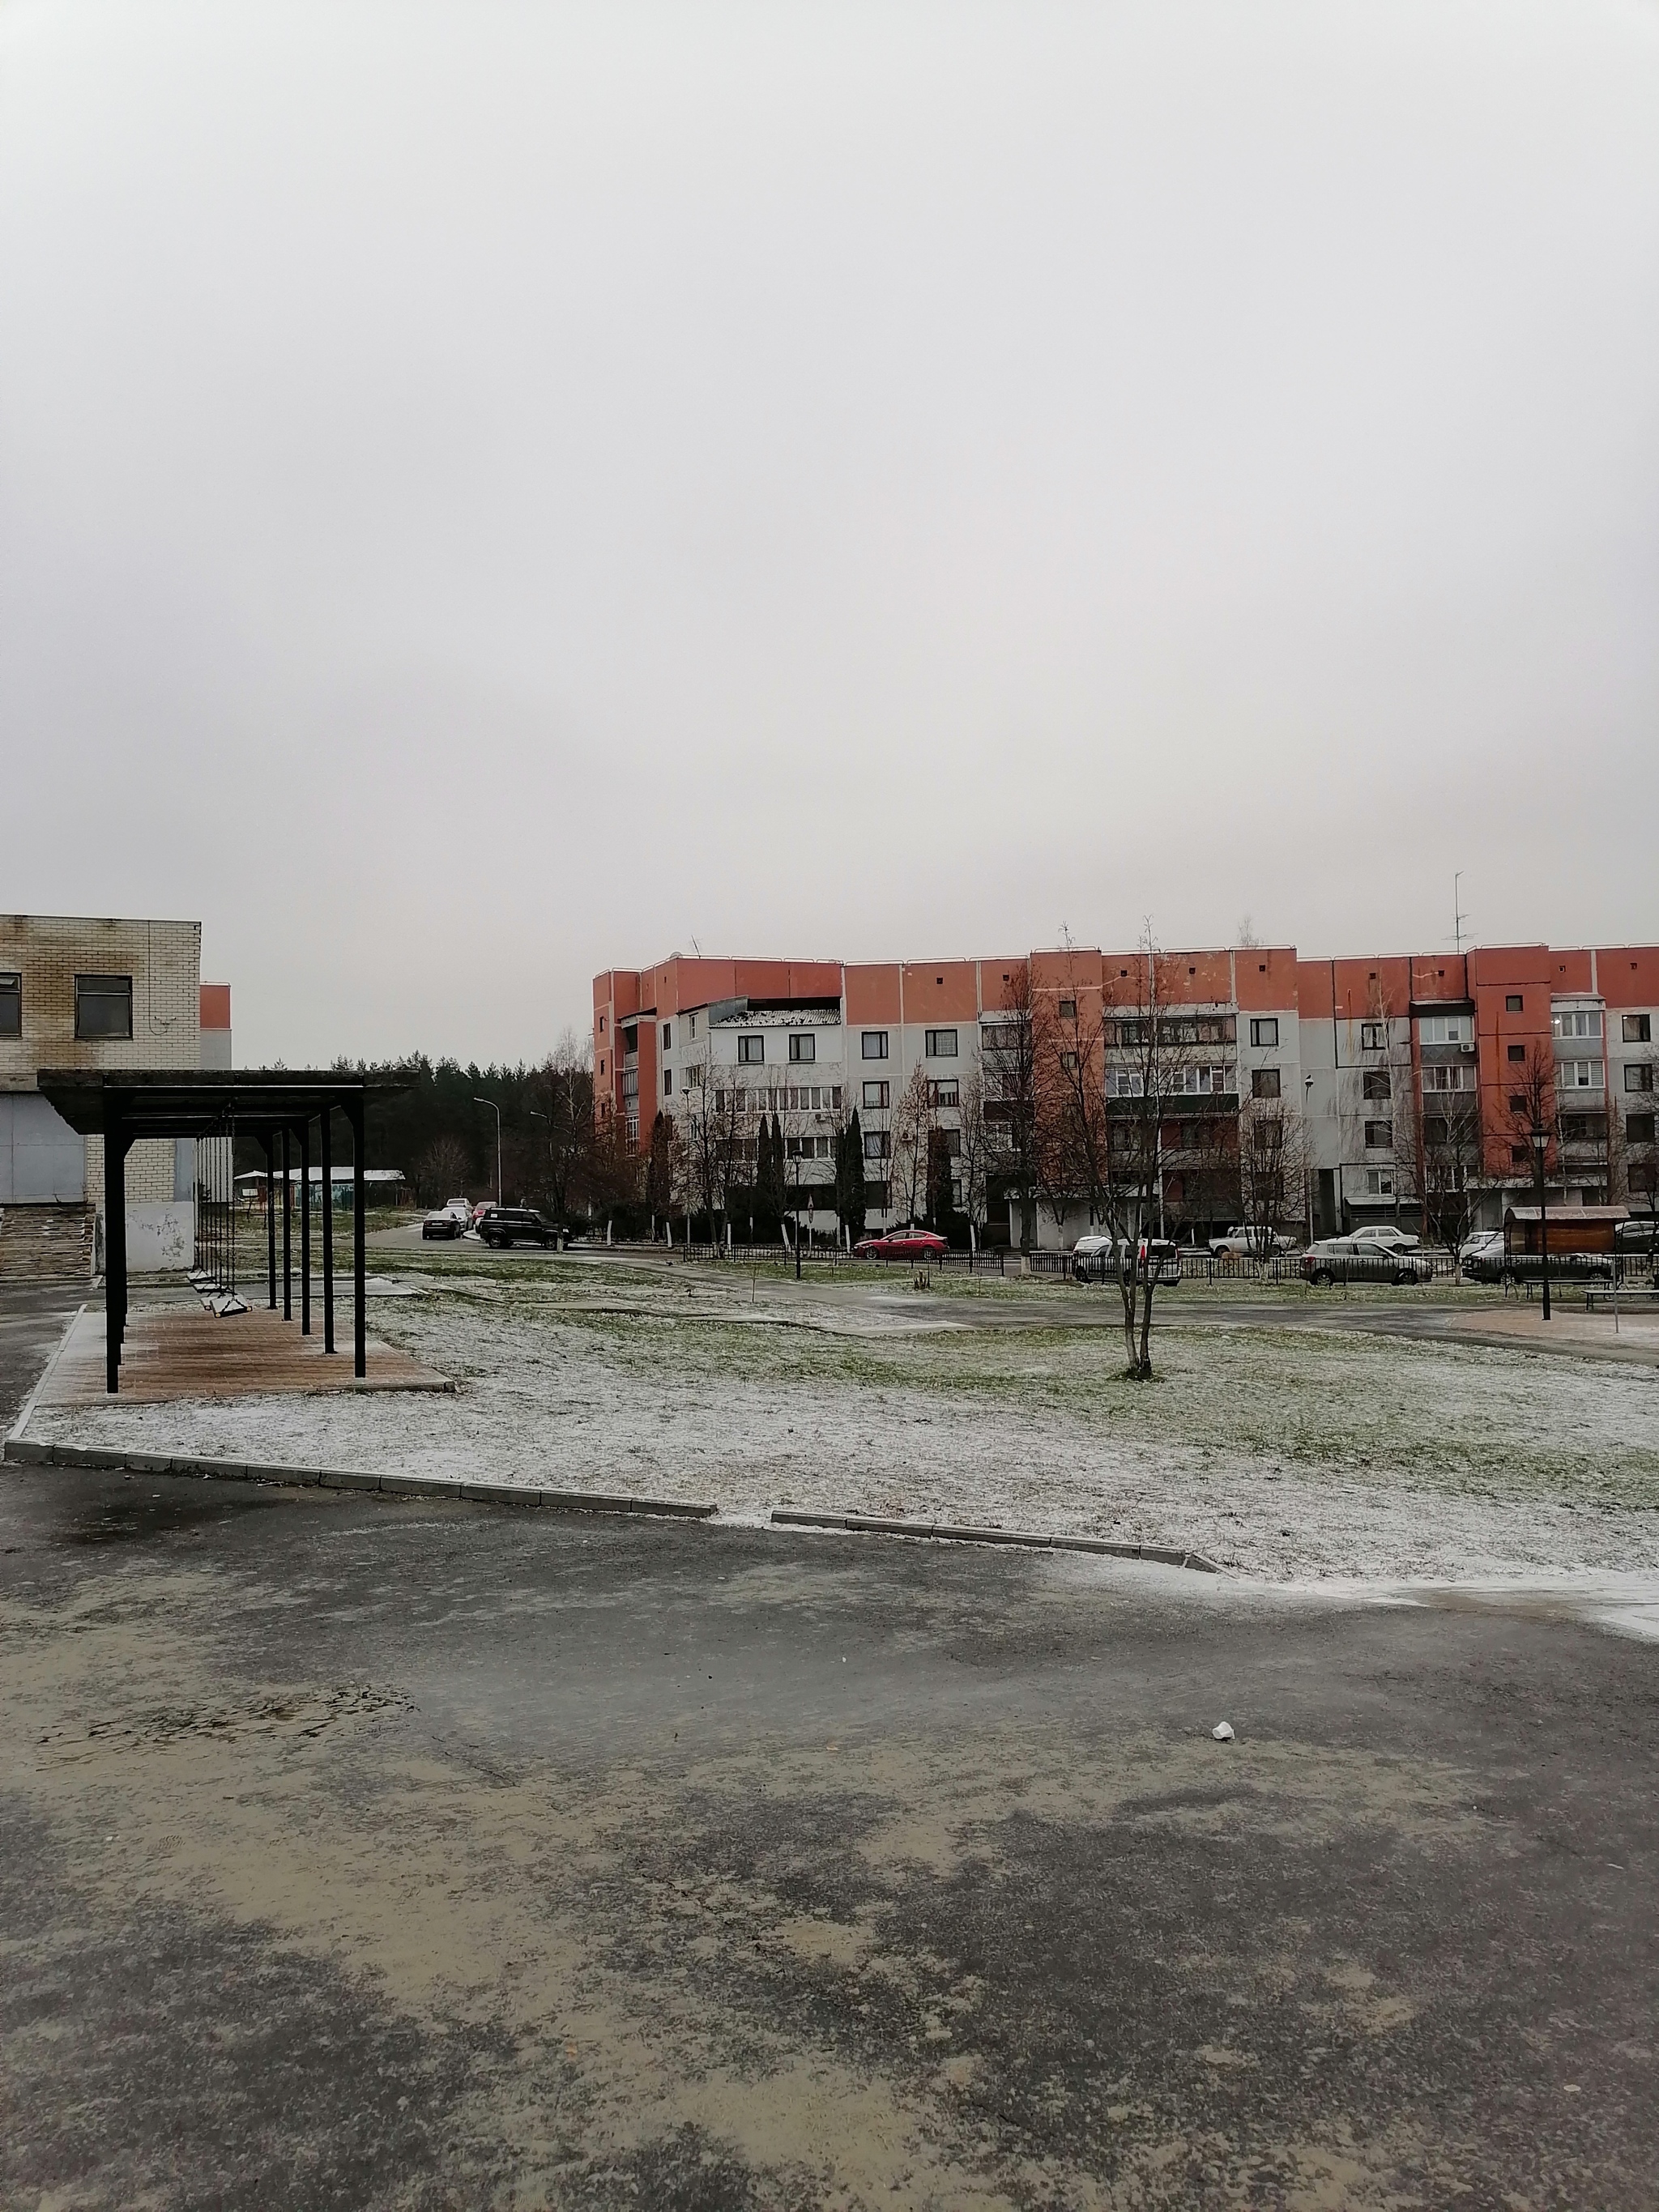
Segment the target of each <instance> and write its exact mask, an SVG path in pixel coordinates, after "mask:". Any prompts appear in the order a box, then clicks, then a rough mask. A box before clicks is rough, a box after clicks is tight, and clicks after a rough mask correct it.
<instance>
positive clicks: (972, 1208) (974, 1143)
mask: <svg viewBox="0 0 1659 2212" xmlns="http://www.w3.org/2000/svg"><path fill="white" fill-rule="evenodd" d="M957 1108H958V1110H957V1121H958V1124H959V1126H960V1129H961V1139H962V1150H961V1152H960V1154H959V1155H958V1165H959V1169H960V1172H961V1177H962V1210H963V1212H964V1213H965V1214H966V1215H967V1217H968V1218H969V1222H970V1223H971V1224H973V1225H974V1227H975V1231H982V1230H983V1228H984V1226H985V1170H986V1166H987V1157H988V1147H987V1143H986V1127H985V1070H984V1065H983V1062H982V1061H981V1058H980V1055H979V1053H978V1051H977V1050H975V1053H974V1054H973V1055H972V1056H971V1058H970V1059H969V1063H968V1070H967V1073H966V1074H964V1075H963V1077H962V1079H961V1080H960V1082H959V1083H958V1084H957Z"/></svg>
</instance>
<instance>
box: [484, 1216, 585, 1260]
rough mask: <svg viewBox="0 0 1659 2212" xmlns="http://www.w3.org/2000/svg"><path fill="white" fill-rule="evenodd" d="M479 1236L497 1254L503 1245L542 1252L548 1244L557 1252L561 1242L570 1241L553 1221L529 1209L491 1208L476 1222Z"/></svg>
mask: <svg viewBox="0 0 1659 2212" xmlns="http://www.w3.org/2000/svg"><path fill="white" fill-rule="evenodd" d="M478 1234H479V1236H480V1237H483V1241H484V1243H486V1244H488V1245H489V1247H490V1248H491V1249H492V1250H494V1251H497V1252H499V1251H500V1249H501V1247H502V1245H503V1244H539V1245H541V1246H542V1247H543V1249H546V1247H547V1246H548V1245H550V1244H551V1245H553V1246H554V1247H555V1248H556V1247H557V1246H558V1244H559V1243H561V1241H562V1242H563V1243H569V1241H570V1238H569V1232H568V1231H565V1230H562V1229H561V1228H560V1227H559V1225H558V1223H557V1222H556V1221H550V1220H548V1218H546V1216H545V1215H544V1214H540V1213H538V1212H536V1211H535V1209H534V1208H533V1207H532V1206H491V1207H490V1208H489V1212H487V1213H485V1214H483V1216H482V1218H480V1220H479V1223H478Z"/></svg>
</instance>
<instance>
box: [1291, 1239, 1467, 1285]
mask: <svg viewBox="0 0 1659 2212" xmlns="http://www.w3.org/2000/svg"><path fill="white" fill-rule="evenodd" d="M1302 1273H1303V1274H1304V1277H1305V1278H1306V1279H1307V1280H1308V1281H1309V1282H1310V1283H1318V1284H1320V1285H1326V1284H1328V1283H1426V1282H1428V1281H1430V1280H1431V1278H1432V1277H1433V1274H1434V1262H1433V1261H1432V1260H1431V1259H1430V1257H1429V1255H1428V1254H1427V1253H1426V1252H1413V1251H1412V1250H1410V1249H1406V1250H1403V1251H1402V1250H1396V1249H1395V1248H1394V1247H1393V1246H1391V1245H1388V1244H1379V1243H1377V1242H1376V1239H1375V1238H1374V1237H1372V1238H1368V1239H1364V1240H1362V1239H1361V1238H1359V1237H1324V1238H1322V1239H1321V1241H1320V1242H1319V1243H1316V1244H1310V1245H1309V1247H1308V1249H1307V1250H1306V1251H1305V1252H1304V1254H1303V1255H1302Z"/></svg>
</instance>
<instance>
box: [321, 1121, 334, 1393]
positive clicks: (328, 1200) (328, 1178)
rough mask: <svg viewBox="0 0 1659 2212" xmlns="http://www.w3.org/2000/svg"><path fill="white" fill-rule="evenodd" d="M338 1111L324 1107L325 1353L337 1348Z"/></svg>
mask: <svg viewBox="0 0 1659 2212" xmlns="http://www.w3.org/2000/svg"><path fill="white" fill-rule="evenodd" d="M333 1122H334V1109H333V1107H332V1106H331V1104H328V1103H325V1104H324V1107H323V1350H324V1351H325V1352H332V1351H333V1349H334V1128H333Z"/></svg>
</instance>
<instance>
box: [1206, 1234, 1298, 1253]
mask: <svg viewBox="0 0 1659 2212" xmlns="http://www.w3.org/2000/svg"><path fill="white" fill-rule="evenodd" d="M1294 1241H1295V1240H1294V1239H1293V1238H1291V1237H1285V1236H1282V1235H1281V1234H1280V1232H1279V1231H1278V1230H1277V1229H1256V1228H1246V1227H1240V1228H1237V1229H1230V1230H1229V1231H1227V1233H1226V1235H1225V1237H1211V1239H1210V1250H1211V1253H1212V1255H1213V1256H1214V1257H1215V1258H1216V1259H1218V1260H1260V1259H1261V1258H1263V1257H1264V1256H1265V1257H1267V1258H1271V1257H1272V1256H1273V1254H1274V1253H1275V1252H1288V1251H1289V1250H1290V1249H1291V1245H1292V1243H1294Z"/></svg>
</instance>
